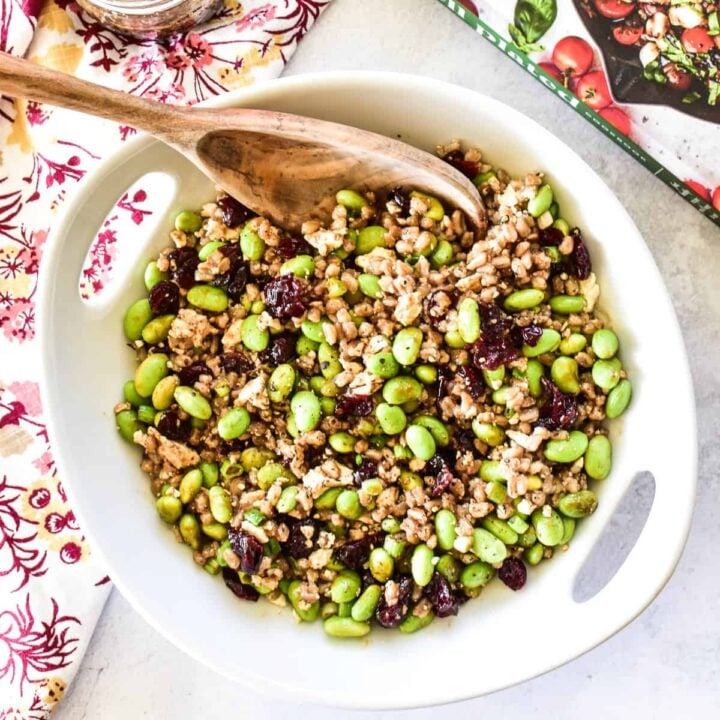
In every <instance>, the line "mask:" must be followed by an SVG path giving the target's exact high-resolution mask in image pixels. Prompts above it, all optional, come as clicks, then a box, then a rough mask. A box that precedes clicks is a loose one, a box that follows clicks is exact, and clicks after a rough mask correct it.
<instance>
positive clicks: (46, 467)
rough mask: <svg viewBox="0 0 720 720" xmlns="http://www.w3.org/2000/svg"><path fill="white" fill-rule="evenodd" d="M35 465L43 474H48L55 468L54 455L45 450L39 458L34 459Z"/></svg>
mask: <svg viewBox="0 0 720 720" xmlns="http://www.w3.org/2000/svg"><path fill="white" fill-rule="evenodd" d="M33 465H34V466H35V467H36V468H37V469H38V470H39V471H40V473H41V474H42V475H47V474H48V473H49V472H50V471H51V470H52V469H53V466H54V465H55V463H54V462H53V459H52V455H51V454H50V453H49V452H48V451H45V452H44V453H43V454H42V455H41V456H40V457H39V458H36V459H35V460H33ZM31 504H32V503H31Z"/></svg>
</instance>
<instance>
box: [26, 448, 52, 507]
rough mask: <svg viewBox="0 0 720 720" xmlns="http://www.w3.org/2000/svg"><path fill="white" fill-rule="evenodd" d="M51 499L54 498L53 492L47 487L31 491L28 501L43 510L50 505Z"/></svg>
mask: <svg viewBox="0 0 720 720" xmlns="http://www.w3.org/2000/svg"><path fill="white" fill-rule="evenodd" d="M46 454H47V453H46ZM50 500H52V494H51V493H50V491H49V490H48V489H47V488H37V489H36V490H33V491H32V493H30V497H29V498H28V503H30V506H31V507H34V508H35V509H36V510H42V509H43V508H44V507H47V506H48V504H49V503H50Z"/></svg>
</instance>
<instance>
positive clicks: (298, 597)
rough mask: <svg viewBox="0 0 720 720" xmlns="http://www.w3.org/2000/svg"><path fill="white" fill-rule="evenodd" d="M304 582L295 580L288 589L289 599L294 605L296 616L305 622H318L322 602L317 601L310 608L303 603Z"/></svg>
mask: <svg viewBox="0 0 720 720" xmlns="http://www.w3.org/2000/svg"><path fill="white" fill-rule="evenodd" d="M301 588H302V582H301V581H300V580H293V581H292V582H291V583H290V585H288V589H287V593H286V594H287V598H288V600H289V601H290V605H292V609H293V610H294V611H295V614H296V615H297V616H298V617H299V618H300V619H301V620H302V621H303V622H314V621H315V620H317V618H318V615H319V614H320V601H319V600H316V601H315V602H314V603H312V604H311V605H310V606H309V607H305V603H303V601H302V589H301Z"/></svg>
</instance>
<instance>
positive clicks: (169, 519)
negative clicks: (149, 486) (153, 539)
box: [155, 495, 182, 525]
mask: <svg viewBox="0 0 720 720" xmlns="http://www.w3.org/2000/svg"><path fill="white" fill-rule="evenodd" d="M155 508H156V509H157V513H158V515H159V516H160V519H161V520H162V521H163V522H166V523H168V525H172V524H173V523H176V522H177V521H178V520H179V519H180V516H181V515H182V503H181V502H180V500H179V498H176V497H173V496H172V495H165V496H163V497H159V498H158V499H157V501H156V502H155Z"/></svg>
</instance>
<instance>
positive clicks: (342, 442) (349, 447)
mask: <svg viewBox="0 0 720 720" xmlns="http://www.w3.org/2000/svg"><path fill="white" fill-rule="evenodd" d="M328 443H329V444H330V447H331V448H332V449H333V450H334V451H335V452H336V453H340V454H341V455H344V454H346V453H351V452H352V451H353V449H354V448H355V438H354V437H353V436H352V435H351V434H350V433H348V432H336V433H333V434H332V435H330V437H329V438H328Z"/></svg>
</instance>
